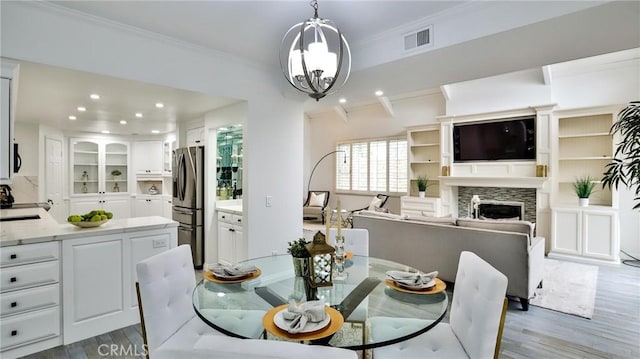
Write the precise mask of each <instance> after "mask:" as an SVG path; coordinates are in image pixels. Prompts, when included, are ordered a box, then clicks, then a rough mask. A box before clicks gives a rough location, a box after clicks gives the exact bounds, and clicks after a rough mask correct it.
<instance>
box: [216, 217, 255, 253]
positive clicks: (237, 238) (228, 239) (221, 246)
mask: <svg viewBox="0 0 640 359" xmlns="http://www.w3.org/2000/svg"><path fill="white" fill-rule="evenodd" d="M247 251H248V246H247V242H246V240H245V239H244V236H243V234H242V215H241V214H234V213H232V212H226V211H220V210H218V262H220V263H224V264H234V263H237V262H239V261H242V260H246V259H247V256H248V253H247Z"/></svg>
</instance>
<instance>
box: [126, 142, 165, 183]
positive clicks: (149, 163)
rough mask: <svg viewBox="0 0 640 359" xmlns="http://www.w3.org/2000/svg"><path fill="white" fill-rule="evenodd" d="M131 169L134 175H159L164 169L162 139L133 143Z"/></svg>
mask: <svg viewBox="0 0 640 359" xmlns="http://www.w3.org/2000/svg"><path fill="white" fill-rule="evenodd" d="M132 154H133V171H134V173H135V174H136V176H150V175H157V176H159V175H161V174H162V171H163V169H164V164H163V160H164V159H163V155H164V152H163V146H162V141H136V142H134V143H133V152H132Z"/></svg>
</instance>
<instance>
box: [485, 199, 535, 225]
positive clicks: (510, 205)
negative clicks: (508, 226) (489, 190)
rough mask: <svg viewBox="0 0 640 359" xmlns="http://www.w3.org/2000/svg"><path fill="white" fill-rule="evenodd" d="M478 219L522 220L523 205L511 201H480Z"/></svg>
mask: <svg viewBox="0 0 640 359" xmlns="http://www.w3.org/2000/svg"><path fill="white" fill-rule="evenodd" d="M478 217H479V218H481V219H482V218H490V219H519V220H522V219H523V218H524V203H523V202H513V201H482V200H481V201H480V204H479V205H478Z"/></svg>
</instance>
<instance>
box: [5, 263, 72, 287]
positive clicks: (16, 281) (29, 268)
mask: <svg viewBox="0 0 640 359" xmlns="http://www.w3.org/2000/svg"><path fill="white" fill-rule="evenodd" d="M59 280H60V263H59V262H58V261H50V262H43V263H34V264H27V265H23V266H17V267H8V268H5V269H3V270H2V272H0V292H6V291H9V290H15V289H21V288H27V287H32V286H37V285H46V284H53V283H58V281H59Z"/></svg>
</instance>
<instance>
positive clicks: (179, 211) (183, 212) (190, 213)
mask: <svg viewBox="0 0 640 359" xmlns="http://www.w3.org/2000/svg"><path fill="white" fill-rule="evenodd" d="M173 210H174V211H175V212H178V213H180V214H186V215H189V216H191V215H193V211H181V210H179V209H176V208H175V207H174V208H173Z"/></svg>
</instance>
